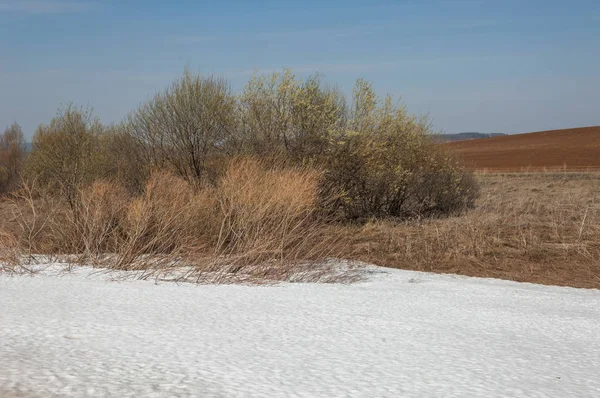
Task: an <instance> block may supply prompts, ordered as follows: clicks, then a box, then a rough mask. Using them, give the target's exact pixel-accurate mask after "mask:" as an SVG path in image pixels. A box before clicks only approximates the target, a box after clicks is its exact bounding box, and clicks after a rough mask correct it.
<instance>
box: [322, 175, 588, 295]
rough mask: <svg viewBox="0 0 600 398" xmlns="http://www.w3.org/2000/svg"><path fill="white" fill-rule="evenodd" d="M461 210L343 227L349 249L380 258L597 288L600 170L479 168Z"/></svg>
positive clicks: (394, 263)
mask: <svg viewBox="0 0 600 398" xmlns="http://www.w3.org/2000/svg"><path fill="white" fill-rule="evenodd" d="M479 179H480V181H481V184H482V196H481V198H480V199H479V200H478V203H477V208H476V209H475V210H473V211H471V212H469V213H467V214H465V215H463V216H460V217H452V218H447V219H438V220H422V221H414V222H407V223H400V224H395V223H391V222H373V223H369V224H367V225H366V226H363V227H354V228H350V229H349V228H346V227H344V228H342V229H341V230H340V229H337V230H336V231H333V232H332V233H335V234H342V233H345V234H346V236H347V239H348V240H349V244H350V246H351V247H352V249H351V257H352V258H355V259H359V260H362V261H366V262H370V263H375V264H378V265H382V266H388V267H394V268H403V269H412V270H420V271H431V272H442V273H455V274H463V275H471V276H480V277H493V278H502V279H511V280H516V281H523V282H534V283H542V284H553V285H567V286H575V287H586V288H600V174H593V173H581V174H576V173H530V174H512V175H480V176H479Z"/></svg>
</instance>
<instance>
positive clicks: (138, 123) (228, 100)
mask: <svg viewBox="0 0 600 398" xmlns="http://www.w3.org/2000/svg"><path fill="white" fill-rule="evenodd" d="M235 107H236V99H235V97H234V96H233V94H232V93H231V88H230V87H229V84H228V83H227V82H226V81H225V80H223V79H220V78H216V77H213V76H211V77H201V76H199V75H195V74H192V73H191V72H189V71H187V70H186V71H185V72H184V74H183V76H182V77H181V78H179V79H177V80H176V81H174V82H173V83H172V84H171V86H170V87H169V88H168V89H166V90H165V91H164V92H162V93H159V94H157V95H156V96H155V97H154V98H153V99H152V100H150V101H149V102H147V103H145V104H143V105H141V106H140V107H139V108H138V109H137V111H135V112H134V113H132V114H131V115H130V116H129V117H128V120H127V122H126V131H127V132H128V134H130V135H131V137H133V138H134V139H135V140H136V141H137V142H138V144H139V145H141V146H142V147H143V148H144V153H145V156H146V158H147V160H148V162H149V163H150V164H153V165H154V166H157V167H165V166H166V167H169V168H172V169H173V170H175V171H176V172H177V173H178V174H179V175H181V176H182V177H183V178H185V179H186V180H187V181H189V182H198V181H200V180H203V179H209V180H210V179H213V178H214V175H212V168H211V167H209V165H210V164H211V162H214V161H215V158H218V157H220V156H223V155H225V154H226V152H227V149H228V148H229V145H228V144H229V141H230V139H231V137H232V135H233V132H234V129H235Z"/></svg>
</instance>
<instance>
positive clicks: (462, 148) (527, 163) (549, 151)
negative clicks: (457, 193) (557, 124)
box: [444, 126, 600, 170]
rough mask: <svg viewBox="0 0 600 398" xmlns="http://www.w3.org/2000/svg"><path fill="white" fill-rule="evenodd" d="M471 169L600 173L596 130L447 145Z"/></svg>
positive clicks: (599, 129)
mask: <svg viewBox="0 0 600 398" xmlns="http://www.w3.org/2000/svg"><path fill="white" fill-rule="evenodd" d="M444 145H445V146H446V147H447V148H449V149H451V150H452V151H454V152H455V153H457V154H458V155H459V156H460V157H461V158H462V159H463V160H464V161H465V163H466V164H467V165H468V166H469V167H471V168H473V169H488V170H521V169H526V168H531V169H541V168H562V167H565V166H566V168H567V169H572V170H577V169H585V168H594V169H595V168H598V169H600V126H593V127H581V128H573V129H564V130H551V131H538V132H535V133H526V134H513V135H504V136H501V137H491V138H484V139H478V140H466V141H458V142H448V143H446V144H444Z"/></svg>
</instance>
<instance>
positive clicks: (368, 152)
mask: <svg viewBox="0 0 600 398" xmlns="http://www.w3.org/2000/svg"><path fill="white" fill-rule="evenodd" d="M429 130H430V127H429V125H428V123H427V120H426V119H424V118H421V119H419V118H416V117H415V116H411V115H409V114H408V113H407V112H406V110H405V108H403V107H398V106H395V105H394V104H393V103H392V100H391V98H390V97H387V98H386V99H385V100H384V101H383V102H382V103H381V101H380V100H379V99H378V98H377V97H376V96H375V94H374V92H373V90H372V87H371V85H370V84H368V83H366V82H365V81H363V80H359V81H357V85H356V86H355V90H354V102H353V106H352V114H351V116H350V118H349V129H348V130H346V131H343V132H342V133H341V134H339V135H338V137H337V140H336V141H334V143H333V144H332V146H331V149H330V153H329V157H328V159H327V162H326V169H327V173H326V186H327V188H328V189H329V191H330V192H331V191H335V192H339V193H340V196H339V199H338V200H337V201H336V202H335V203H334V206H333V207H332V210H333V211H337V212H339V213H341V215H342V217H344V218H349V219H366V218H371V217H375V218H386V217H398V218H407V217H415V216H418V217H421V216H432V215H442V214H451V213H453V212H456V211H460V210H463V209H465V208H468V207H470V206H472V205H473V204H474V200H475V198H476V197H477V192H478V190H477V184H476V182H475V180H474V178H473V176H472V175H471V173H470V172H468V171H466V170H465V169H464V168H463V167H462V166H461V165H460V163H459V162H457V161H456V160H455V159H454V158H452V157H451V156H450V155H449V154H447V153H445V152H444V151H443V150H442V149H441V147H440V146H438V145H436V144H435V143H433V142H432V141H431V140H430V138H429V137H428V132H429Z"/></svg>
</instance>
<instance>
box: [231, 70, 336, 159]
mask: <svg viewBox="0 0 600 398" xmlns="http://www.w3.org/2000/svg"><path fill="white" fill-rule="evenodd" d="M345 108H346V104H345V99H344V97H343V95H342V94H341V93H340V92H339V91H338V90H335V89H330V88H327V87H324V86H323V84H322V83H321V78H320V76H319V75H314V76H311V77H309V78H308V79H306V80H304V81H302V80H300V79H297V78H296V77H295V76H294V75H293V74H292V72H291V70H289V69H285V70H284V71H283V73H273V74H271V75H260V76H259V75H254V76H253V77H252V79H251V80H250V82H248V84H247V85H246V87H245V89H244V92H243V93H242V95H241V96H240V120H241V126H240V129H239V131H238V133H239V142H240V143H241V146H242V148H243V150H244V152H246V153H250V154H252V155H256V156H264V155H265V154H273V153H282V154H283V155H285V156H287V157H290V158H291V159H293V160H294V161H298V162H304V161H307V160H314V159H316V158H319V157H321V155H323V154H324V153H325V152H326V150H327V147H328V145H329V141H330V140H331V138H332V137H333V136H334V135H335V134H336V132H338V131H339V130H340V129H341V128H342V126H343V124H344V121H345V112H346V109H345Z"/></svg>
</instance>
